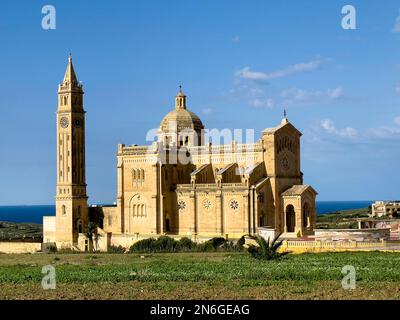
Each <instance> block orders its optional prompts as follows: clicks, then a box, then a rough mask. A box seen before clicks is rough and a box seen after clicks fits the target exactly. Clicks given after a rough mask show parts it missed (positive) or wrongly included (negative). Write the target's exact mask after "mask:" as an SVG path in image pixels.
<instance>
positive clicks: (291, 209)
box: [286, 205, 296, 232]
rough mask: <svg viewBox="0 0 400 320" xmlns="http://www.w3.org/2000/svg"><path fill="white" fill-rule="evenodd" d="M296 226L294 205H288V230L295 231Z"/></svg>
mask: <svg viewBox="0 0 400 320" xmlns="http://www.w3.org/2000/svg"><path fill="white" fill-rule="evenodd" d="M295 226H296V216H295V212H294V207H293V206H292V205H288V206H287V207H286V231H287V232H294V228H295Z"/></svg>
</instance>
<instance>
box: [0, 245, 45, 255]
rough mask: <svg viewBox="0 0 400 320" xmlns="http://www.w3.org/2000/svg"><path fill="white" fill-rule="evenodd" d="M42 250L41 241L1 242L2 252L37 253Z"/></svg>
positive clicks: (0, 249)
mask: <svg viewBox="0 0 400 320" xmlns="http://www.w3.org/2000/svg"><path fill="white" fill-rule="evenodd" d="M41 250H42V244H41V243H33V242H0V252H1V253H35V252H39V251H41Z"/></svg>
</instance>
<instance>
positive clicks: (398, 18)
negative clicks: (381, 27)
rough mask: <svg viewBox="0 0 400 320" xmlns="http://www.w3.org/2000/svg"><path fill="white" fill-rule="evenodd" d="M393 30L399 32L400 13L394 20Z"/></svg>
mask: <svg viewBox="0 0 400 320" xmlns="http://www.w3.org/2000/svg"><path fill="white" fill-rule="evenodd" d="M392 31H393V32H395V33H397V32H400V14H399V15H398V16H397V18H396V21H395V22H394V26H393V30H392Z"/></svg>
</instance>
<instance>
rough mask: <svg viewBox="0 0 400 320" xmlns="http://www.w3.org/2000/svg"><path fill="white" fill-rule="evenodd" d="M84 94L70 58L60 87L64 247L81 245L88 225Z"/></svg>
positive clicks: (59, 198) (59, 199) (59, 212)
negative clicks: (81, 237) (78, 242)
mask: <svg viewBox="0 0 400 320" xmlns="http://www.w3.org/2000/svg"><path fill="white" fill-rule="evenodd" d="M83 94H84V92H83V87H82V84H81V83H80V82H78V79H77V77H76V74H75V70H74V67H73V65H72V57H71V55H70V56H69V59H68V66H67V70H66V72H65V76H64V80H63V82H62V83H61V84H60V85H59V86H58V110H57V191H56V242H57V243H58V244H60V245H61V246H63V245H65V246H70V245H74V244H77V241H78V236H79V233H83V232H85V231H84V230H85V227H86V226H87V223H88V207H87V199H88V197H87V195H86V175H85V111H84V109H83Z"/></svg>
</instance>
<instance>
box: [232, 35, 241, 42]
mask: <svg viewBox="0 0 400 320" xmlns="http://www.w3.org/2000/svg"><path fill="white" fill-rule="evenodd" d="M232 41H233V42H239V41H240V37H239V36H234V37H233V38H232Z"/></svg>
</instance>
